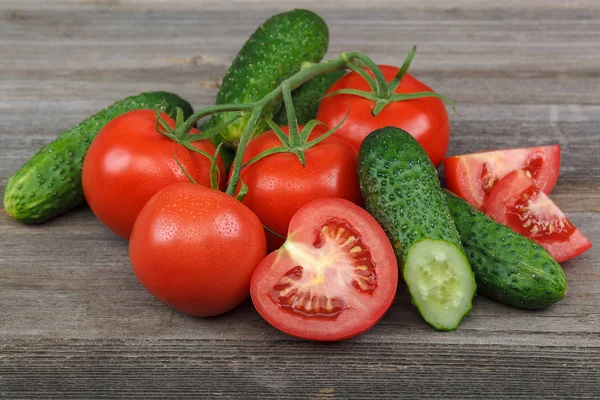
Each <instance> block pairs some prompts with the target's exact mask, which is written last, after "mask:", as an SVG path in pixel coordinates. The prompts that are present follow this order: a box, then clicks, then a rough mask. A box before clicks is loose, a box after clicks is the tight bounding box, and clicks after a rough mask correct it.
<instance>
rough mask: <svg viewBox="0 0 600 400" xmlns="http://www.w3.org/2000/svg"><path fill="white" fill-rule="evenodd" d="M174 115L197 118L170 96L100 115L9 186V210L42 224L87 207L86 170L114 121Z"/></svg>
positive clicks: (124, 103) (44, 151) (157, 95)
mask: <svg viewBox="0 0 600 400" xmlns="http://www.w3.org/2000/svg"><path fill="white" fill-rule="evenodd" d="M155 107H157V108H158V109H160V110H162V111H163V112H165V113H167V114H174V111H175V108H176V107H179V108H181V109H182V110H183V112H184V115H185V117H186V118H187V117H189V116H190V115H191V114H192V113H193V110H192V107H191V106H190V104H189V103H188V102H187V101H185V100H183V99H182V98H181V97H179V96H177V95H176V94H173V93H168V92H147V93H142V94H140V95H137V96H131V97H127V98H126V99H123V100H121V101H118V102H116V103H114V104H113V105H111V106H109V107H107V108H105V109H104V110H102V111H100V112H98V113H97V114H94V115H93V116H91V117H90V118H88V119H86V120H85V121H83V122H81V123H79V124H78V125H77V126H75V127H73V128H71V129H69V130H66V131H64V132H63V133H61V135H60V136H59V137H58V138H57V139H55V140H53V141H52V142H50V143H48V144H47V145H46V146H44V147H42V148H41V149H40V150H39V151H38V152H37V153H35V154H34V155H33V157H31V158H30V159H29V161H27V162H26V163H25V164H24V165H23V166H22V167H21V168H19V169H18V170H17V171H16V172H15V173H14V174H13V175H12V176H11V177H10V179H9V180H8V184H7V185H6V189H5V191H4V209H5V211H6V213H7V214H8V215H10V216H11V217H12V218H14V219H16V220H17V221H21V222H24V223H40V222H44V221H46V220H48V219H50V218H52V217H55V216H57V215H59V214H62V213H64V212H65V211H67V210H69V209H71V208H73V207H75V206H77V205H79V204H81V203H83V202H84V201H85V198H84V196H83V188H82V186H81V167H82V165H83V158H84V157H85V153H86V152H87V149H88V148H89V146H90V144H91V143H92V140H93V139H94V138H95V137H96V135H97V134H98V132H100V130H101V129H102V128H103V127H104V125H106V124H107V123H108V122H109V121H110V120H111V119H113V118H115V117H117V116H119V115H121V114H124V113H126V112H128V111H132V110H138V109H148V108H155Z"/></svg>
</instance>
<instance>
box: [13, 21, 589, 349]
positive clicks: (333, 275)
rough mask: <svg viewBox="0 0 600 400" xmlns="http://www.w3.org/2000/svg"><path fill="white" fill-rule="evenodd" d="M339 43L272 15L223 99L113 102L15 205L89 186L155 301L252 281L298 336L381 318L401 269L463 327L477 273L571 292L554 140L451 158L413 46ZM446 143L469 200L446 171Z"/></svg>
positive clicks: (178, 300) (206, 299) (82, 193)
mask: <svg viewBox="0 0 600 400" xmlns="http://www.w3.org/2000/svg"><path fill="white" fill-rule="evenodd" d="M327 47H328V29H327V25H326V24H325V22H324V21H323V20H322V19H321V18H320V17H319V16H317V15H316V14H314V13H313V12H310V11H306V10H293V11H290V12H286V13H282V14H278V15H275V16H273V17H271V18H270V19H268V20H267V21H266V22H265V23H264V24H263V25H262V26H260V27H259V28H258V29H257V30H256V32H254V33H253V34H252V36H251V37H250V38H249V39H248V41H247V42H246V43H245V44H244V46H243V47H242V49H241V50H240V52H239V53H238V55H237V57H236V58H235V60H234V61H233V63H232V65H231V67H230V68H229V70H228V71H227V74H226V75H225V78H224V80H223V85H222V86H221V88H220V90H219V93H218V95H217V104H216V105H214V106H212V107H208V108H205V109H202V110H200V111H198V112H196V113H194V112H193V111H192V108H191V106H190V105H189V104H188V103H187V102H186V101H185V100H183V99H181V98H180V97H178V96H177V95H174V94H171V93H164V92H154V93H143V94H140V95H138V96H134V97H129V98H127V99H124V100H122V101H120V102H117V103H115V104H113V105H112V106H110V107H108V108H106V109H105V110H103V111H100V112H99V113H98V114H96V115H94V116H92V117H90V118H89V119H88V120H86V121H84V122H82V123H81V124H79V125H77V126H76V127H74V128H72V129H70V130H68V131H66V132H64V133H63V134H62V135H61V136H60V137H59V138H58V139H56V140H55V141H53V142H52V143H50V144H48V145H47V146H45V147H44V148H42V149H41V150H40V151H39V152H38V153H36V154H35V155H34V156H33V157H32V158H31V159H30V160H29V161H28V162H27V163H26V164H25V165H24V166H23V167H21V168H20V169H19V170H18V171H17V172H15V174H14V175H13V176H12V177H11V178H10V180H9V182H8V185H7V188H6V191H5V195H4V204H5V209H6V211H7V213H8V214H9V215H11V216H12V217H13V218H15V219H16V220H19V221H22V222H25V223H40V222H43V221H45V220H48V219H49V218H52V217H55V216H57V215H59V214H61V213H63V212H65V211H67V210H69V209H71V208H73V207H75V206H77V205H78V204H80V203H82V202H83V201H84V200H85V201H87V203H88V204H89V206H90V208H91V209H92V211H93V212H94V213H95V214H96V216H97V217H98V219H99V220H100V221H102V222H103V223H104V224H105V225H106V226H107V227H108V228H109V229H111V230H112V231H113V232H114V233H115V234H117V235H119V236H121V237H122V238H124V239H127V240H129V254H130V259H131V265H132V267H133V270H134V271H135V274H136V275H137V277H138V278H139V280H140V281H141V283H142V284H143V285H144V286H145V287H146V288H147V289H148V291H149V292H150V293H152V294H153V295H154V296H156V297H157V298H158V299H160V300H161V301H163V302H165V303H167V304H169V305H170V306H172V307H174V308H175V309H177V310H180V311H182V312H185V313H189V314H192V315H196V316H211V315H217V314H221V313H224V312H227V311H229V310H231V309H233V308H235V307H236V306H238V305H239V304H240V303H241V302H243V301H244V300H245V299H246V298H247V297H248V295H249V294H250V295H251V297H252V301H253V303H254V305H255V307H256V309H257V310H258V312H259V313H260V314H261V315H262V316H263V317H264V318H265V319H266V320H267V321H268V322H269V323H271V324H272V325H273V326H275V327H277V328H279V329H280V330H282V331H284V332H286V333H289V334H291V335H295V336H298V337H301V338H306V339H313V340H340V339H344V338H349V337H353V336H356V335H358V334H360V333H362V332H365V331H366V330H368V329H369V328H371V327H372V326H373V325H374V324H375V323H377V321H378V320H379V319H380V318H381V317H382V316H383V315H384V314H385V313H386V311H387V310H388V309H389V307H390V306H391V305H392V303H393V300H394V297H395V295H396V290H397V285H398V275H399V269H398V268H400V271H401V274H402V277H403V278H404V281H405V282H406V286H407V288H408V290H409V292H410V295H411V297H412V301H413V303H414V305H415V306H416V308H417V309H418V311H419V312H420V314H421V315H422V317H423V318H424V319H425V320H426V321H427V322H428V323H429V324H431V325H432V326H433V327H434V328H436V329H439V330H453V329H456V328H457V327H458V325H459V324H460V322H461V320H462V319H463V317H464V316H465V315H467V314H468V313H469V311H470V310H471V303H472V299H473V296H474V295H475V293H476V291H477V292H478V293H480V294H483V295H486V296H489V297H491V298H494V299H496V300H498V301H500V302H503V303H505V304H509V305H512V306H515V307H522V308H530V309H539V308H544V307H548V306H550V305H552V304H554V303H555V302H557V301H559V300H561V299H562V298H563V297H564V295H565V292H566V280H565V274H564V272H563V270H562V268H561V266H560V265H559V264H558V262H562V261H566V260H568V259H570V258H573V257H575V256H577V255H578V254H581V253H582V252H583V251H585V250H587V249H589V248H590V247H591V243H590V242H589V241H588V240H587V238H586V237H585V236H584V235H583V233H581V232H580V231H579V230H578V229H577V228H576V227H575V226H574V225H573V224H572V223H571V222H570V221H569V220H568V219H567V218H566V217H565V215H564V214H563V213H562V212H561V211H560V209H559V208H558V207H557V206H556V205H555V204H554V203H553V202H552V201H551V200H550V199H549V197H548V193H550V191H551V189H552V188H553V187H554V185H555V183H556V180H557V178H558V172H559V166H560V149H559V147H558V146H542V147H535V148H526V149H509V150H500V151H493V152H483V153H475V154H469V155H463V156H455V157H450V158H446V159H444V157H445V155H446V152H447V149H448V143H449V138H450V124H449V119H448V115H447V112H446V107H445V104H444V102H446V103H447V104H449V105H450V106H452V103H451V102H450V101H449V100H448V99H446V98H445V97H444V96H442V95H440V94H438V93H435V92H434V91H433V90H432V89H431V88H429V87H428V86H426V85H425V84H423V83H422V82H420V81H418V80H417V79H416V78H414V77H413V76H411V75H410V74H409V73H408V72H407V71H408V69H409V67H410V64H411V61H412V58H413V57H414V55H415V50H416V49H415V48H413V49H412V51H411V52H410V53H409V55H408V57H407V59H406V61H405V62H404V63H403V65H402V66H401V67H400V68H397V67H392V66H385V65H376V64H375V63H374V62H373V61H372V60H371V59H370V58H369V57H368V56H366V55H365V54H363V53H359V52H344V53H342V54H341V55H340V56H339V57H338V58H335V59H331V60H327V61H321V59H322V57H323V56H324V55H325V53H326V52H327ZM345 70H350V71H349V72H348V73H346V71H345ZM452 108H453V106H452ZM205 118H207V119H208V120H207V121H206V122H205V123H204V124H203V125H202V128H201V131H199V130H198V129H196V128H195V126H196V124H197V123H198V122H199V121H200V120H202V119H205ZM315 118H316V119H315ZM442 161H443V163H444V166H445V176H446V183H447V186H448V188H449V189H450V190H451V191H452V192H454V193H455V194H456V195H458V196H460V197H462V198H463V199H464V200H463V199H461V198H459V197H457V196H455V195H454V194H451V193H450V192H448V191H445V190H443V189H442V188H441V187H440V182H439V180H438V174H437V171H436V167H437V166H438V165H439V164H441V163H442ZM465 200H466V201H465ZM469 203H470V204H469ZM484 212H485V214H484ZM486 214H487V215H486ZM267 251H270V253H269V254H268V255H267Z"/></svg>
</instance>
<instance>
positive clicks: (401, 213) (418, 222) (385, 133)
mask: <svg viewBox="0 0 600 400" xmlns="http://www.w3.org/2000/svg"><path fill="white" fill-rule="evenodd" d="M358 178H359V181H360V188H361V191H362V194H363V198H364V199H365V207H366V209H367V211H369V213H370V214H371V215H372V216H373V217H374V218H375V219H376V220H377V222H379V224H380V225H381V227H382V228H383V230H384V231H385V232H386V234H387V236H388V238H389V239H390V242H391V243H392V246H393V247H394V251H395V253H396V258H397V260H398V264H399V265H400V266H402V267H403V269H404V272H403V274H404V278H405V280H406V283H407V285H408V289H409V291H410V293H411V296H412V300H413V303H414V304H415V306H416V307H417V308H418V310H419V312H420V313H421V315H422V316H423V319H425V320H426V321H427V322H429V323H430V324H431V325H432V326H433V327H434V328H436V329H439V330H453V329H456V328H457V327H458V325H459V324H460V321H461V320H462V318H463V317H464V316H465V315H467V314H468V313H469V311H470V310H471V299H472V298H473V296H474V295H475V278H474V276H473V271H472V270H471V268H470V266H469V261H468V260H467V257H466V255H465V254H464V251H463V249H462V246H461V243H460V236H459V234H458V232H457V231H456V227H455V226H454V222H453V221H452V217H451V215H450V211H449V210H448V206H447V205H446V201H445V199H444V194H443V193H442V191H441V189H440V182H439V180H438V177H437V173H436V170H435V167H434V166H433V164H432V163H431V161H429V158H428V157H427V153H425V150H423V148H422V147H421V146H420V145H419V143H417V141H416V140H415V139H414V138H413V137H412V136H410V134H409V133H408V132H406V131H403V130H401V129H398V128H393V127H387V128H382V129H378V130H376V131H374V132H372V133H371V134H370V135H369V136H367V137H366V139H365V140H364V141H363V143H362V145H361V146H360V151H359V153H358ZM446 307H447V308H446Z"/></svg>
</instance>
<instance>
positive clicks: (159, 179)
mask: <svg viewBox="0 0 600 400" xmlns="http://www.w3.org/2000/svg"><path fill="white" fill-rule="evenodd" d="M162 117H163V118H164V119H165V120H166V121H167V122H168V123H169V125H170V126H171V127H174V126H175V121H173V119H171V118H169V117H168V116H167V115H165V114H162ZM192 133H194V134H197V133H199V132H198V131H197V130H195V129H193V130H192ZM192 144H193V145H194V146H195V147H197V148H198V149H200V150H204V151H205V152H207V153H208V154H210V155H214V153H215V151H216V147H215V145H214V144H212V142H211V141H210V140H201V141H197V142H192ZM174 152H175V153H176V155H177V159H178V160H179V161H180V162H181V164H182V165H183V166H184V167H185V169H186V170H187V172H188V173H189V174H190V175H191V176H192V177H193V178H194V180H196V182H197V183H199V184H201V185H206V186H210V160H209V159H208V158H207V157H205V156H203V155H202V154H199V153H195V152H192V151H190V150H188V149H186V148H185V147H183V146H182V145H180V144H178V143H176V142H174V141H172V140H170V139H168V138H166V137H164V136H163V135H161V134H159V133H158V132H156V116H155V115H154V112H153V111H152V110H136V111H130V112H128V113H126V114H123V115H121V116H118V117H117V118H115V119H113V120H112V121H110V122H109V123H108V124H107V125H106V126H105V127H104V128H103V129H102V130H101V131H100V133H98V136H96V138H95V139H94V141H93V142H92V145H91V146H90V148H89V150H88V152H87V154H86V156H85V160H84V162H83V171H82V183H83V191H84V193H85V198H86V200H87V202H88V204H89V206H90V208H91V209H92V211H93V212H94V214H96V216H97V217H98V219H99V220H100V221H102V222H103V223H104V224H105V225H106V226H107V227H108V228H109V229H110V230H112V231H113V232H114V233H116V234H117V235H119V236H121V237H122V238H124V239H129V235H130V234H131V228H132V227H133V223H134V221H135V219H136V217H137V215H138V213H139V212H140V210H141V209H142V207H143V206H144V204H146V202H147V201H148V200H149V199H150V197H152V196H153V195H154V194H155V193H157V192H158V191H159V190H161V189H162V188H164V187H167V186H169V185H172V184H174V183H177V182H186V181H188V178H187V177H186V176H185V174H184V173H183V172H182V171H181V168H179V166H178V165H177V163H176V162H175V158H174V156H173V153H174ZM218 166H219V170H220V178H221V179H220V185H221V187H223V186H224V185H225V165H224V164H223V160H221V159H220V156H219V160H218Z"/></svg>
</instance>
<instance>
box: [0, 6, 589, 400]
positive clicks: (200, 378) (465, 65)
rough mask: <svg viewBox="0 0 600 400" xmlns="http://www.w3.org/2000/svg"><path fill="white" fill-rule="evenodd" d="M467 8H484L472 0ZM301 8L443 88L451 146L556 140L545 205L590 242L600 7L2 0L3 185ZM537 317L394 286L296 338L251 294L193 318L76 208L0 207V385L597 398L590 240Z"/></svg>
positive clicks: (128, 393)
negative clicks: (331, 331)
mask: <svg viewBox="0 0 600 400" xmlns="http://www.w3.org/2000/svg"><path fill="white" fill-rule="evenodd" d="M480 3H483V4H480ZM296 6H301V7H304V8H311V9H314V10H315V11H318V12H319V13H320V14H321V15H322V16H323V17H324V18H325V19H326V21H327V23H328V24H329V26H330V30H331V46H330V55H331V56H335V55H337V54H338V53H339V52H341V51H344V50H359V51H364V52H366V53H368V54H369V55H371V56H372V57H373V58H374V59H375V60H376V61H378V62H380V63H390V64H399V63H401V61H402V60H403V59H404V57H405V55H406V53H407V52H408V50H409V49H410V47H411V46H412V45H413V44H416V45H417V46H418V48H419V50H418V53H417V57H416V59H415V62H414V64H413V68H412V72H413V73H414V74H415V75H416V76H417V77H418V78H420V79H422V80H423V81H425V82H427V83H428V84H429V85H430V86H432V87H433V88H434V89H436V90H437V91H439V92H441V93H444V94H446V95H448V96H449V97H451V98H452V99H453V100H454V101H455V102H456V104H457V106H458V109H459V110H460V112H461V116H458V117H457V116H454V115H452V116H451V121H452V140H451V146H450V154H459V153H464V152H473V151H477V150H484V149H493V148H502V147H519V146H531V145H538V144H549V143H558V144H560V145H561V146H562V155H563V158H562V166H561V175H560V179H559V182H558V185H557V186H556V189H555V191H554V192H553V194H552V198H553V199H554V200H555V201H556V202H557V203H558V205H559V206H560V207H561V208H562V209H563V210H564V211H565V212H566V213H567V215H568V217H569V218H570V219H571V220H572V221H573V223H574V224H575V225H577V226H578V227H580V228H581V229H582V230H583V232H584V233H585V234H586V235H588V237H589V238H590V240H591V241H592V242H593V243H595V244H596V245H597V246H599V245H598V243H600V201H599V199H600V174H599V170H600V162H599V161H600V156H599V153H600V145H599V139H600V137H599V136H600V135H599V132H600V2H598V1H596V0H579V1H575V0H574V1H559V0H550V1H543V0H519V1H516V0H510V1H504V2H499V1H498V2H497V1H493V2H491V1H490V2H482V1H478V0H460V1H416V0H415V1H393V0H387V1H386V0H376V1H364V0H363V1H358V0H346V1H322V0H321V1H316V0H306V1H303V2H291V1H283V0H280V1H258V0H250V1H242V0H238V1H217V0H213V1H191V0H179V1H177V2H169V1H166V0H165V1H160V0H152V1H146V2H142V1H131V0H129V1H119V0H96V1H78V2H75V1H55V0H52V1H42V0H39V1H23V0H18V1H17V0H2V1H0V117H1V118H0V149H1V151H0V188H3V187H4V186H5V184H6V181H7V179H8V177H9V176H10V175H11V174H12V172H13V171H14V170H15V169H16V168H18V167H19V166H20V165H21V164H22V163H23V162H25V160H27V159H28V157H30V156H31V155H32V154H33V153H34V151H35V150H36V149H38V148H39V147H40V146H42V145H44V144H45V143H47V142H49V141H50V140H52V139H53V138H54V137H56V135H57V134H58V133H59V132H61V131H62V130H64V129H66V128H69V127H71V126H73V125H74V124H76V123H77V122H79V121H80V120H82V119H84V118H86V117H87V116H89V115H90V114H92V113H93V112H95V111H97V110H99V109H101V108H103V107H105V106H106V105H108V104H110V103H112V102H113V101H115V100H117V99H120V98H123V97H125V96H127V95H130V94H135V93H138V92H142V91H147V90H154V89H163V90H169V91H173V92H176V93H178V94H180V95H181V96H183V97H184V98H186V99H188V100H189V101H190V102H191V103H192V104H193V105H194V106H195V107H196V108H201V107H204V106H208V105H211V104H212V103H213V101H214V97H215V94H216V90H217V88H218V85H219V79H220V78H221V77H222V76H223V75H224V73H225V71H226V69H227V67H228V65H229V63H230V62H231V60H232V58H233V57H234V55H235V54H236V52H237V50H238V49H239V47H240V46H241V44H242V43H243V42H244V40H245V39H246V38H247V36H248V35H249V34H250V33H251V32H252V31H253V30H254V29H255V27H256V26H258V25H259V24H260V23H262V22H263V21H264V20H265V19H266V18H267V17H268V16H269V15H271V14H273V13H276V12H278V11H283V10H288V9H290V8H293V7H296ZM564 268H565V271H566V274H567V278H568V282H569V290H568V293H567V297H566V298H565V299H564V300H563V301H562V302H560V303H558V304H557V305H555V306H554V307H551V308H550V309H548V310H545V311H539V312H531V311H525V310H518V309H514V308H510V307H507V306H503V305H501V304H499V303H496V302H494V301H491V300H489V299H487V298H483V297H478V298H476V299H475V303H474V307H473V312H472V315H470V316H469V317H468V318H467V319H466V320H465V321H464V323H463V324H462V325H461V327H460V328H459V329H458V330H457V331H455V332H451V333H440V332H435V331H434V330H432V329H431V328H430V327H429V326H428V325H426V324H425V323H424V322H423V321H422V320H421V319H420V317H419V316H418V315H417V313H416V311H415V309H414V308H413V307H412V306H411V305H410V301H409V298H408V296H407V294H406V291H405V289H404V288H402V289H400V291H399V294H398V297H397V300H396V303H395V304H394V306H393V307H392V309H391V310H390V312H389V313H388V314H387V315H386V316H385V317H384V318H383V320H382V321H381V322H380V323H379V324H378V325H377V326H376V327H375V328H373V329H372V330H371V331H369V332H368V333H366V334H364V335H362V336H360V337H358V338H355V339H352V340H348V341H345V342H341V343H330V344H321V343H312V342H306V341H301V340H296V339H294V338H292V337H289V336H286V335H285V334H283V333H280V332H278V331H276V330H275V329H274V328H272V327H271V326H269V325H268V324H267V323H266V322H264V321H263V320H262V319H261V318H260V316H259V315H258V314H257V313H256V312H255V311H254V309H253V308H252V305H251V304H250V303H246V304H244V305H242V306H241V307H239V308H238V309H236V310H234V311H233V312H230V313H228V314H226V315H224V316H221V317H216V318H208V319H199V318H192V317H188V316H186V315H183V314H181V313H178V312H176V311H173V310H172V309H170V308H169V307H167V306H165V305H163V304H161V303H159V302H158V301H156V300H154V299H153V298H152V296H151V295H149V294H148V293H147V292H146V291H145V290H144V289H143V288H142V286H141V285H140V284H139V283H138V281H137V280H136V278H135V276H134V275H133V273H132V271H131V268H130V265H129V261H128V258H127V244H126V243H125V242H124V241H122V240H120V239H118V238H116V237H115V236H114V235H112V234H111V233H110V232H109V231H108V230H107V229H106V228H104V227H103V226H102V225H101V224H100V223H99V222H98V221H97V220H96V219H95V218H94V216H93V215H92V213H91V212H90V211H89V210H88V209H87V208H85V207H82V208H81V209H78V210H76V211H74V212H71V213H69V214H67V215H64V216H62V217H60V218H56V219H55V220H53V221H51V222H49V223H47V224H44V225H41V226H24V225H21V224H19V223H16V222H14V221H12V220H11V219H9V218H8V216H6V214H5V213H2V214H0V398H2V399H5V398H24V399H29V398H44V399H67V398H69V399H70V398H73V399H84V398H111V399H112V398H132V399H134V398H135V399H146V398H148V399H149V398H172V399H184V398H241V399H247V398H251V397H256V398H295V397H300V398H315V399H332V398H340V399H346V398H356V399H363V398H375V399H384V398H406V399H412V398H417V397H422V398H454V399H466V398H472V399H483V398H488V399H500V398H520V399H532V398H540V399H564V398H590V399H592V398H594V399H597V398H600V253H599V247H596V248H593V249H592V250H590V251H588V252H587V253H585V254H584V255H582V256H581V257H579V258H578V259H575V260H572V261H571V262H567V263H565V264H564Z"/></svg>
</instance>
